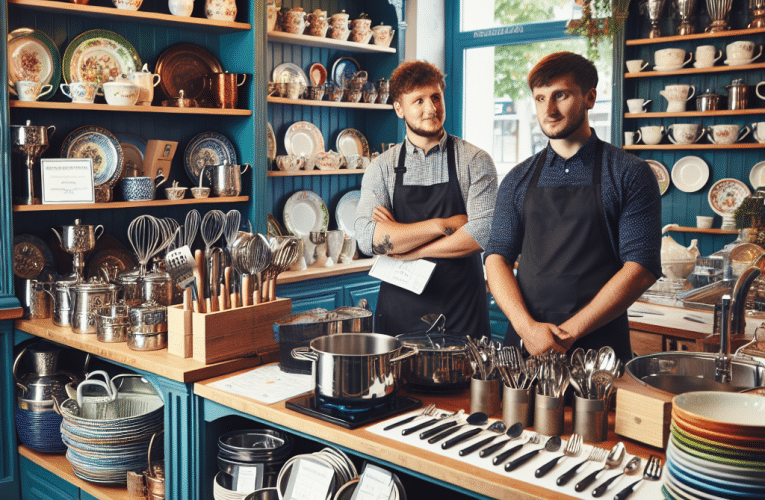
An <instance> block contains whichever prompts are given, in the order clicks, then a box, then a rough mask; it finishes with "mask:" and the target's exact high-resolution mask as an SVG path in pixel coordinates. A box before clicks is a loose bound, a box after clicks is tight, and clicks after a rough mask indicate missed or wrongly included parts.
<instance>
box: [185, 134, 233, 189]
mask: <svg viewBox="0 0 765 500" xmlns="http://www.w3.org/2000/svg"><path fill="white" fill-rule="evenodd" d="M224 162H226V163H229V164H230V165H237V164H238V163H239V161H238V159H237V156H236V149H234V144H233V143H232V142H231V140H229V138H228V137H226V136H225V135H223V134H219V133H218V132H202V133H201V134H198V135H197V136H195V137H194V138H193V139H191V140H190V141H189V144H188V145H187V146H186V151H185V152H184V154H183V165H184V166H185V167H186V175H188V176H189V179H191V182H192V183H193V185H194V186H198V185H199V176H200V175H201V174H202V169H203V168H204V167H206V166H207V165H223V163H224Z"/></svg>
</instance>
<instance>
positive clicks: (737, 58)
mask: <svg viewBox="0 0 765 500" xmlns="http://www.w3.org/2000/svg"><path fill="white" fill-rule="evenodd" d="M758 47H759V49H760V50H759V52H757V55H754V49H755V48H758ZM725 53H726V55H727V57H728V58H727V59H726V60H725V64H727V65H728V66H740V65H742V64H749V63H751V62H752V61H754V60H755V59H757V58H758V57H760V56H761V55H762V45H758V44H755V43H754V42H750V41H748V40H739V41H737V42H732V43H729V44H728V45H726V46H725Z"/></svg>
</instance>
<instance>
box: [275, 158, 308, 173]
mask: <svg viewBox="0 0 765 500" xmlns="http://www.w3.org/2000/svg"><path fill="white" fill-rule="evenodd" d="M276 167H277V168H278V169H279V170H281V171H282V172H297V171H298V170H300V169H303V168H305V156H292V155H284V156H277V157H276Z"/></svg>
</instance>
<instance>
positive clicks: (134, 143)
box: [114, 134, 168, 177]
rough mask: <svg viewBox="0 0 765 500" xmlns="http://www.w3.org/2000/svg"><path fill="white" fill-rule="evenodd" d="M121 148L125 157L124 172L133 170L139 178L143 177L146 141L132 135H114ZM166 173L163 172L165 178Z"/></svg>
mask: <svg viewBox="0 0 765 500" xmlns="http://www.w3.org/2000/svg"><path fill="white" fill-rule="evenodd" d="M114 135H115V136H116V137H117V140H118V141H120V146H122V153H123V154H124V155H125V159H124V161H123V166H124V170H125V171H126V172H127V171H128V170H132V169H135V171H136V172H138V175H139V176H145V172H144V170H143V159H144V155H145V154H146V141H145V140H143V139H142V138H140V137H138V136H137V135H133V134H114ZM167 174H168V172H165V177H167Z"/></svg>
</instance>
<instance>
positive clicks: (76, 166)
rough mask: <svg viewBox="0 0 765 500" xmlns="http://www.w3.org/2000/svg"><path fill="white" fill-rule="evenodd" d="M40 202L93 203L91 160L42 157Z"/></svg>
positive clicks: (94, 195)
mask: <svg viewBox="0 0 765 500" xmlns="http://www.w3.org/2000/svg"><path fill="white" fill-rule="evenodd" d="M40 167H41V171H42V203H43V205H46V204H50V203H95V202H96V194H95V190H94V189H95V188H94V184H93V160H92V159H90V158H43V159H41V160H40Z"/></svg>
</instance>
